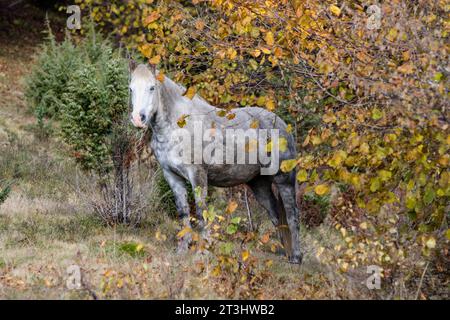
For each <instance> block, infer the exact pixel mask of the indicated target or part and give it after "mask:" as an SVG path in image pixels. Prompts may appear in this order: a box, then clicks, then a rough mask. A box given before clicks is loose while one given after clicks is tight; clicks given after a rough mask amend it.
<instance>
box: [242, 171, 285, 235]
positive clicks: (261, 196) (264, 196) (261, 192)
mask: <svg viewBox="0 0 450 320" xmlns="http://www.w3.org/2000/svg"><path fill="white" fill-rule="evenodd" d="M247 184H248V186H249V187H250V188H251V189H252V191H253V194H254V195H255V198H256V200H257V201H258V202H259V203H260V204H261V205H262V206H263V208H264V209H266V211H267V213H268V214H269V217H270V220H271V221H272V223H273V225H274V226H275V227H278V224H279V219H278V213H277V199H276V198H275V196H274V194H273V192H272V181H271V179H269V178H268V177H265V176H258V177H256V178H254V179H253V180H251V181H249V182H248V183H247Z"/></svg>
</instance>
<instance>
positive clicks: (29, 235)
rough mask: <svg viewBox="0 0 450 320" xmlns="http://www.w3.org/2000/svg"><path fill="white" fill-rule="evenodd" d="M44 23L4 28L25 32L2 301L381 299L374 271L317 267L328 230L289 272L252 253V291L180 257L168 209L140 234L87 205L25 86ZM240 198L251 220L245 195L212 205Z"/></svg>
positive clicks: (3, 129) (14, 95) (8, 132)
mask: <svg viewBox="0 0 450 320" xmlns="http://www.w3.org/2000/svg"><path fill="white" fill-rule="evenodd" d="M36 16H37V17H38V18H35V19H34V20H33V21H31V22H30V21H28V20H27V19H28V18H27V17H28V15H26V14H24V15H23V16H20V15H15V16H14V19H13V20H11V19H12V18H11V17H10V19H9V20H8V21H7V19H5V20H3V21H4V23H9V24H11V23H12V24H14V25H15V26H17V28H15V29H14V30H16V31H15V32H11V33H8V34H2V35H1V37H0V41H1V47H0V96H1V100H0V182H2V180H3V179H8V181H12V183H13V184H12V192H11V194H10V196H9V197H8V198H7V200H6V202H5V203H3V204H2V205H1V206H0V298H1V299H24V298H25V299H33V298H36V299H103V298H123V299H156V298H170V299H184V298H191V299H214V298H267V299H272V298H275V299H339V298H347V299H348V298H372V297H374V296H375V293H374V292H373V291H371V290H369V289H368V288H367V287H366V286H365V284H364V283H365V282H364V281H365V278H366V275H365V274H364V272H363V273H362V275H361V274H359V275H358V274H353V275H352V276H351V277H344V278H342V277H341V276H340V273H339V272H338V271H335V270H331V269H330V268H329V267H328V266H327V265H323V264H321V263H320V262H319V261H318V260H317V259H316V252H317V248H318V246H319V244H318V243H317V241H319V242H320V241H322V242H323V241H330V234H332V233H333V231H332V230H331V229H330V227H328V226H327V225H326V224H324V225H322V226H320V227H317V228H313V229H308V230H306V229H304V228H302V247H303V251H304V253H305V257H304V263H303V264H302V265H300V266H298V265H290V264H288V263H287V262H286V258H285V257H284V256H283V255H280V254H275V253H273V252H271V250H270V249H268V248H267V246H259V247H257V248H255V249H254V250H253V251H252V252H251V255H252V257H255V258H256V259H258V261H261V263H260V264H261V265H262V267H258V268H255V270H256V271H255V272H261V274H260V277H259V280H258V283H257V284H255V285H254V286H253V287H251V288H249V284H248V282H245V281H243V282H240V281H239V280H240V279H238V280H235V279H234V278H233V276H232V275H231V273H230V274H219V275H217V274H215V273H214V270H212V268H211V266H213V265H214V262H215V261H214V260H215V259H216V258H217V257H216V256H214V255H213V254H205V253H197V252H189V253H186V254H177V253H176V250H175V249H176V234H177V228H178V225H177V222H176V220H175V219H173V218H172V217H171V216H170V215H169V214H168V213H166V212H163V211H162V210H161V207H160V206H158V205H155V206H153V207H152V208H151V209H150V210H149V212H148V216H147V218H146V220H145V221H144V223H143V224H142V225H141V226H140V227H137V228H132V227H126V226H117V227H109V226H106V225H104V224H103V223H102V221H101V220H100V219H99V218H98V217H97V216H96V215H95V214H93V212H92V210H91V209H90V208H89V206H88V205H87V203H86V201H84V200H85V199H87V198H89V192H90V190H89V188H87V187H86V186H88V185H89V180H88V177H86V176H85V175H84V174H83V173H82V172H81V171H80V170H79V169H78V168H77V166H76V165H75V163H74V162H73V161H72V159H71V158H70V157H69V156H68V152H67V150H66V149H65V147H64V146H63V144H62V143H61V141H59V140H58V138H48V139H47V140H43V139H44V138H42V137H40V136H39V135H38V134H36V120H35V118H34V116H33V114H32V112H30V111H29V108H28V107H27V103H26V101H25V97H24V79H25V77H26V76H27V74H28V73H29V72H30V69H31V68H32V66H33V63H34V55H35V53H36V52H38V50H39V44H40V43H41V41H42V40H43V36H42V35H41V34H40V33H39V32H36V30H43V29H44V25H43V16H44V14H43V12H40V13H38V14H36ZM30 25H31V26H32V27H31V28H30ZM9 30H12V29H11V28H10V29H9ZM18 34H20V39H21V40H22V41H17V37H18ZM230 198H234V199H235V200H236V201H237V203H238V209H237V211H236V213H235V214H236V215H238V216H241V217H243V218H245V217H246V215H247V210H246V206H245V202H244V200H245V198H244V196H243V193H242V189H239V188H237V189H236V190H232V191H223V190H222V191H215V193H214V197H212V202H213V204H214V205H215V206H216V207H218V208H221V207H222V208H224V207H225V206H226V204H227V201H229V200H230ZM250 207H251V210H252V212H253V213H254V219H255V221H256V222H257V224H258V232H259V233H260V234H264V232H267V231H268V230H271V228H272V227H271V225H270V223H269V221H268V219H267V217H265V214H264V213H263V212H261V208H260V207H259V206H258V205H257V204H256V203H255V202H254V200H253V199H252V198H250ZM74 265H75V266H78V267H80V271H81V275H82V283H81V287H80V288H73V287H71V285H70V284H71V279H73V270H74V269H73V268H71V266H74ZM267 265H270V267H266V266H267ZM75 268H77V267H75ZM228 276H229V277H228ZM233 279H234V280H233Z"/></svg>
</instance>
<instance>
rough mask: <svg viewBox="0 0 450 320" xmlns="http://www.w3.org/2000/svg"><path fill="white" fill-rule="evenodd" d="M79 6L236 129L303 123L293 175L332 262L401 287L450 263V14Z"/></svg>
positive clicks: (251, 0)
mask: <svg viewBox="0 0 450 320" xmlns="http://www.w3.org/2000/svg"><path fill="white" fill-rule="evenodd" d="M77 2H78V3H79V4H80V5H81V6H82V8H83V10H85V12H89V13H90V15H91V17H92V19H93V20H94V21H95V22H96V23H97V24H98V25H99V26H101V27H102V28H104V29H105V30H108V31H111V32H112V33H113V34H114V35H115V36H116V37H117V38H118V39H119V40H120V42H121V43H123V45H124V46H126V47H127V48H128V49H129V50H130V51H131V52H137V53H138V54H139V55H140V56H141V57H142V58H145V59H147V61H148V62H149V63H152V64H156V65H158V67H159V68H160V69H161V70H163V72H165V73H167V74H169V75H170V76H171V77H172V78H173V79H174V80H175V81H177V82H181V83H183V84H184V85H186V86H187V87H188V88H189V89H188V92H193V93H195V92H199V93H200V94H201V95H202V96H203V97H204V98H205V99H207V100H208V101H209V102H210V103H211V104H213V105H216V106H220V107H222V108H223V109H224V116H226V115H227V110H228V109H230V108H234V107H237V106H261V107H265V108H267V109H268V110H271V111H274V112H276V113H278V114H279V115H281V116H282V117H283V118H284V119H285V120H286V121H287V122H288V123H290V124H291V126H292V128H293V130H294V133H295V134H296V137H297V140H298V150H300V152H299V155H298V157H297V158H296V159H292V160H289V161H288V162H286V163H284V164H283V166H282V168H283V170H293V169H294V168H296V169H297V172H298V173H297V180H298V183H299V185H300V188H299V189H300V194H299V198H302V199H303V197H305V196H308V195H310V196H314V197H319V198H325V199H327V201H329V202H330V204H331V206H332V210H331V211H330V219H332V221H334V225H335V226H336V229H337V230H338V232H339V234H341V236H342V245H339V246H335V247H333V248H320V250H319V252H317V256H318V257H319V259H324V261H328V262H329V263H334V264H337V266H338V267H339V268H340V269H341V270H342V271H344V272H346V271H348V270H351V269H352V268H353V269H354V268H357V267H358V266H361V265H368V264H376V265H381V266H383V268H384V271H385V276H387V277H390V276H391V277H392V276H394V275H399V274H407V273H408V272H414V270H415V269H414V268H415V267H420V268H422V267H423V266H424V263H425V261H427V260H428V259H431V258H435V257H438V258H439V257H440V258H442V259H444V260H445V259H448V243H449V239H450V231H449V229H448V217H449V216H448V212H449V204H448V203H449V195H450V188H449V186H450V172H449V160H450V159H449V158H450V156H449V147H450V134H449V130H448V116H449V111H448V84H449V83H448V67H447V57H448V50H449V47H448V32H449V25H448V18H447V16H448V11H449V9H450V8H449V5H448V2H446V1H441V0H438V1H435V0H433V1H431V0H419V1H414V2H406V1H399V0H393V1H388V2H382V3H379V4H377V5H374V6H369V7H367V6H365V5H364V3H363V2H362V1H316V0H291V1H288V0H211V1H201V0H193V1H187V0H186V1H171V0H166V1H153V0H141V1H138V0H136V1H101V0H91V1H87V0H85V1H83V0H79V1H77ZM348 195H351V197H348ZM417 252H419V255H420V258H417V256H416V253H417ZM336 258H337V259H336ZM411 265H412V266H414V267H413V268H410V266H411Z"/></svg>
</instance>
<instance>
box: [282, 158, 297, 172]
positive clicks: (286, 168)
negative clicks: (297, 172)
mask: <svg viewBox="0 0 450 320" xmlns="http://www.w3.org/2000/svg"><path fill="white" fill-rule="evenodd" d="M296 165H297V160H296V159H290V160H284V161H283V162H282V163H281V166H280V169H281V171H283V172H290V171H292V170H293V169H294V168H295V166H296Z"/></svg>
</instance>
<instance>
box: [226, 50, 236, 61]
mask: <svg viewBox="0 0 450 320" xmlns="http://www.w3.org/2000/svg"><path fill="white" fill-rule="evenodd" d="M227 54H228V58H230V59H231V60H234V58H236V56H237V51H236V50H235V49H234V48H228V50H227Z"/></svg>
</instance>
